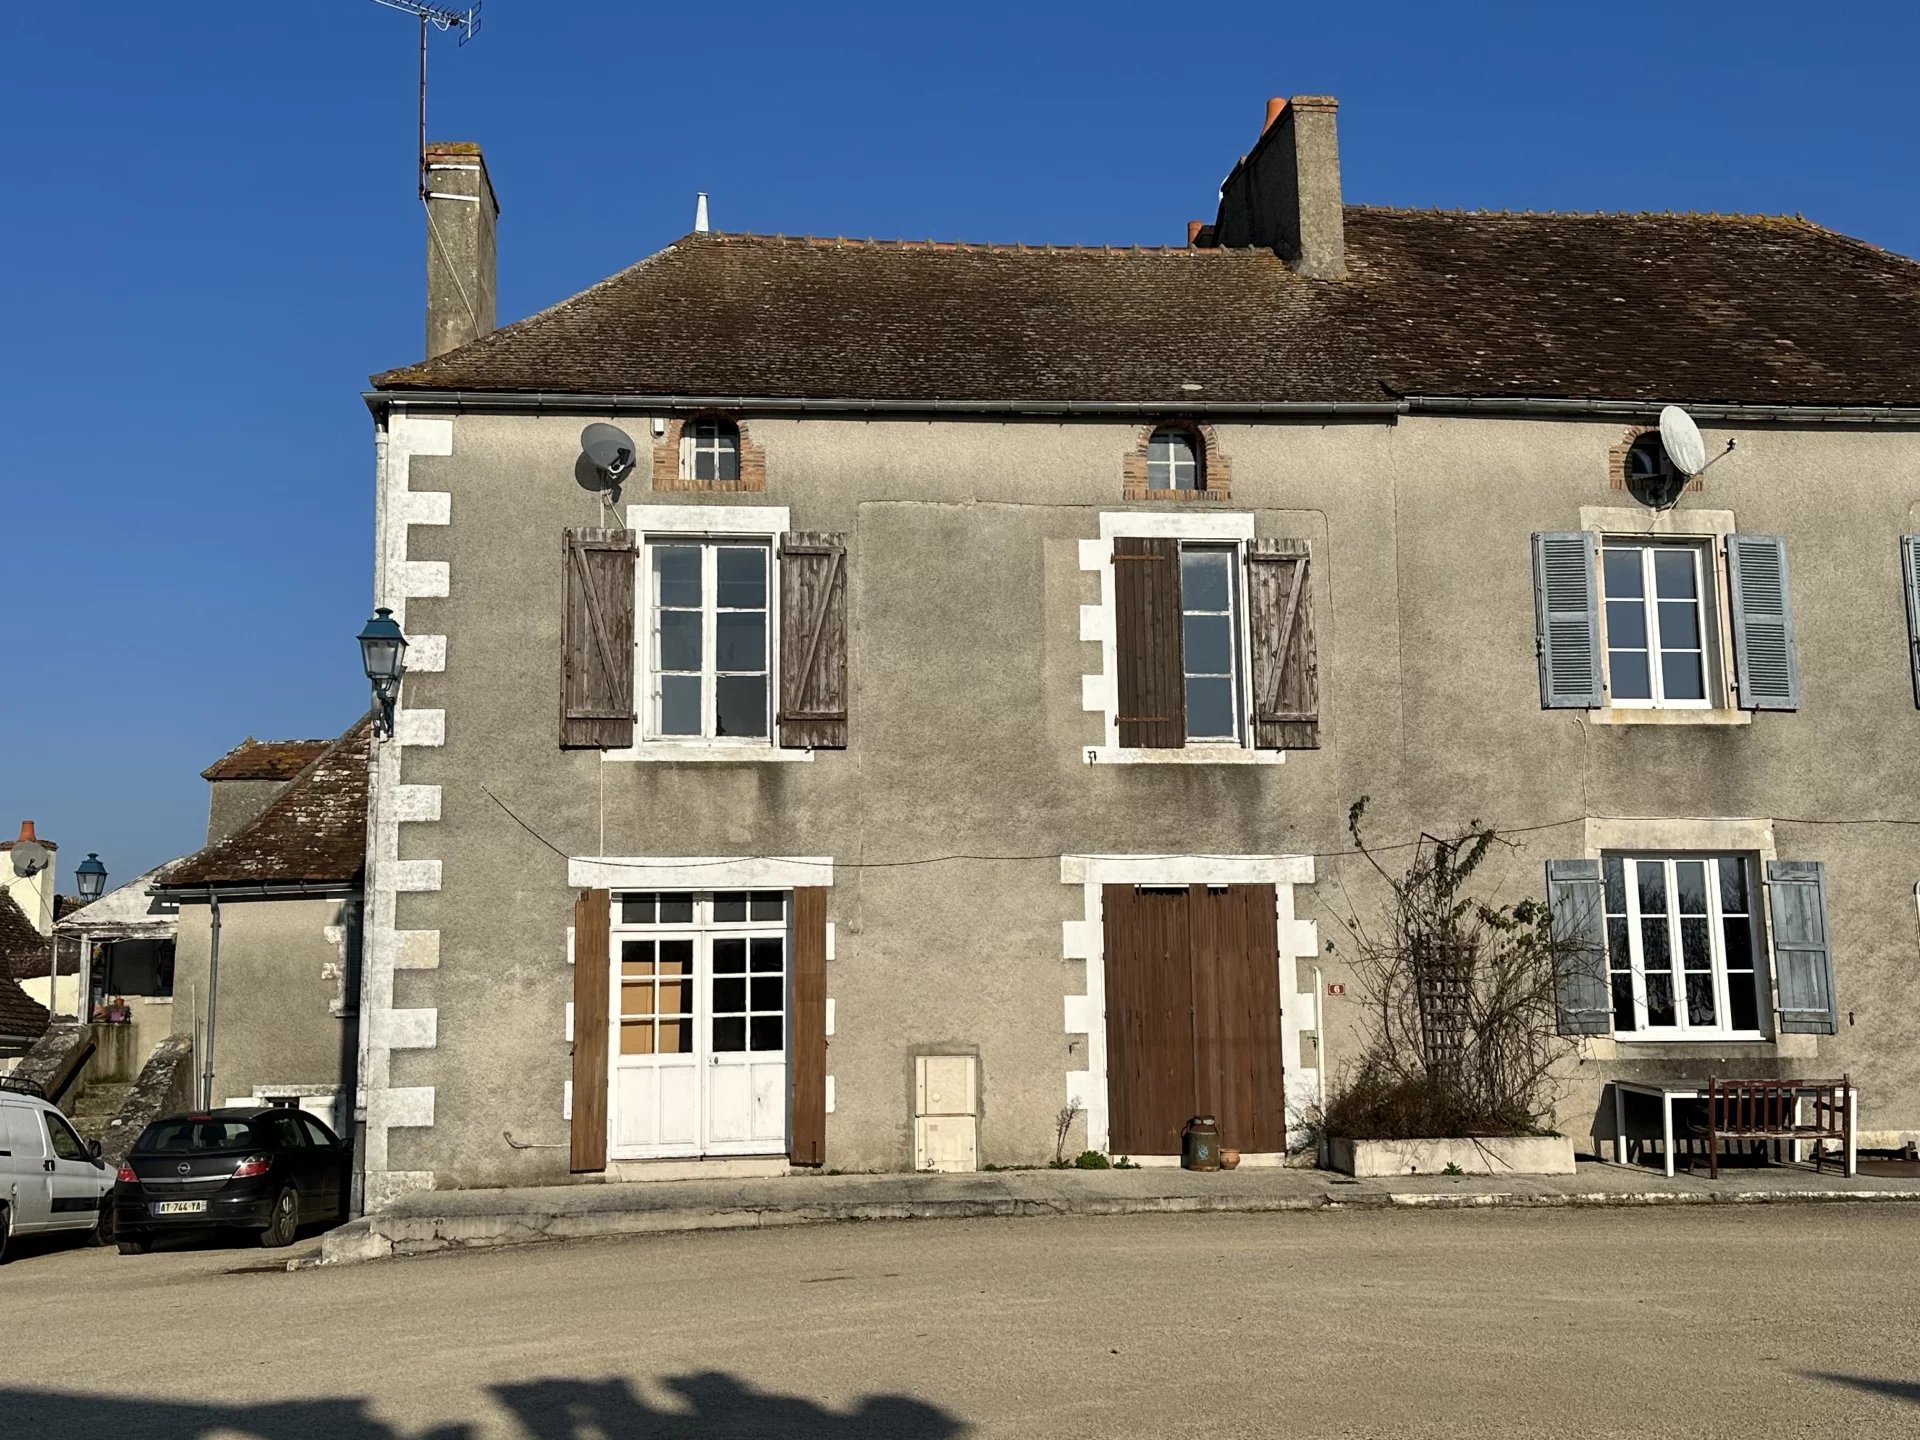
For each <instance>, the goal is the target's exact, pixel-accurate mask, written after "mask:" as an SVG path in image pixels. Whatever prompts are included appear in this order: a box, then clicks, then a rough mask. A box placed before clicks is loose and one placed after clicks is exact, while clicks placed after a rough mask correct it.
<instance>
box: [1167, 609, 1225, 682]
mask: <svg viewBox="0 0 1920 1440" xmlns="http://www.w3.org/2000/svg"><path fill="white" fill-rule="evenodd" d="M1180 636H1181V645H1182V647H1183V649H1184V650H1185V659H1184V660H1183V662H1182V663H1183V664H1184V665H1185V666H1186V671H1187V674H1189V675H1230V674H1232V673H1233V626H1232V624H1231V622H1229V621H1228V619H1227V617H1226V616H1224V615H1186V616H1182V617H1181V621H1180Z"/></svg>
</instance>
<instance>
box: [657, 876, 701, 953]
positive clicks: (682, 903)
mask: <svg viewBox="0 0 1920 1440" xmlns="http://www.w3.org/2000/svg"><path fill="white" fill-rule="evenodd" d="M660 923H661V924H662V925H690V924H692V923H693V896H691V895H689V894H687V893H686V892H685V891H684V890H682V891H679V892H677V893H670V894H666V895H662V896H661V897H660ZM678 944H679V945H681V946H687V947H691V946H692V944H693V942H692V941H691V940H682V941H679V942H678ZM660 953H661V955H662V956H663V957H664V956H666V955H670V954H672V953H673V951H672V950H671V949H669V947H668V944H667V942H666V941H664V940H663V941H661V942H660ZM681 953H682V954H687V955H691V954H692V953H693V951H692V949H691V948H688V949H685V950H683V951H681Z"/></svg>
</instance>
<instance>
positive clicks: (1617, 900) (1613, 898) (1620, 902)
mask: <svg viewBox="0 0 1920 1440" xmlns="http://www.w3.org/2000/svg"><path fill="white" fill-rule="evenodd" d="M1626 868H1627V867H1626V864H1625V862H1624V861H1622V860H1621V858H1620V857H1619V856H1618V855H1609V856H1607V857H1606V858H1605V859H1603V860H1602V861H1601V862H1600V883H1601V884H1602V885H1604V886H1605V887H1606V894H1607V901H1606V904H1607V914H1609V915H1624V914H1626V913H1627V877H1626Z"/></svg>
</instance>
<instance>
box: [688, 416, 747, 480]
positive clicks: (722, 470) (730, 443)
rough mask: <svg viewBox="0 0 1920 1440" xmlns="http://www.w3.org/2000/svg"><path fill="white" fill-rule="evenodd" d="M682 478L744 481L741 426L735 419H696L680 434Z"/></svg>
mask: <svg viewBox="0 0 1920 1440" xmlns="http://www.w3.org/2000/svg"><path fill="white" fill-rule="evenodd" d="M680 478H681V479H683V480H726V481H733V480H738V479H739V478H740V427H739V426H738V425H736V424H734V423H733V421H731V420H719V419H709V420H694V421H691V422H689V423H688V425H687V426H686V428H685V429H683V430H682V431H681V432H680Z"/></svg>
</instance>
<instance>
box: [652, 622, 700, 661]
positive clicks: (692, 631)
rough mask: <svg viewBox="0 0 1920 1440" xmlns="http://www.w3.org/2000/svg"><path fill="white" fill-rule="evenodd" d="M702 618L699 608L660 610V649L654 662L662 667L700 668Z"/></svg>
mask: <svg viewBox="0 0 1920 1440" xmlns="http://www.w3.org/2000/svg"><path fill="white" fill-rule="evenodd" d="M700 619H701V616H700V612H699V611H698V610H662V611H661V612H660V642H659V643H660V649H659V652H658V654H657V656H656V657H655V662H654V663H655V664H656V665H658V666H659V668H660V669H662V670H693V671H697V670H699V668H700Z"/></svg>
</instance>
